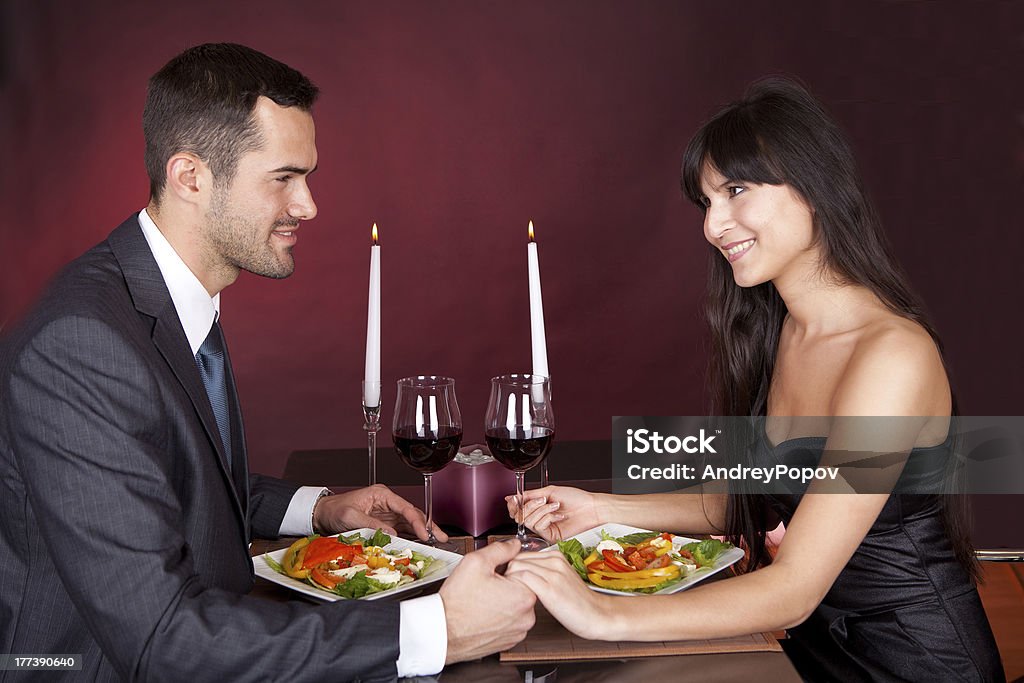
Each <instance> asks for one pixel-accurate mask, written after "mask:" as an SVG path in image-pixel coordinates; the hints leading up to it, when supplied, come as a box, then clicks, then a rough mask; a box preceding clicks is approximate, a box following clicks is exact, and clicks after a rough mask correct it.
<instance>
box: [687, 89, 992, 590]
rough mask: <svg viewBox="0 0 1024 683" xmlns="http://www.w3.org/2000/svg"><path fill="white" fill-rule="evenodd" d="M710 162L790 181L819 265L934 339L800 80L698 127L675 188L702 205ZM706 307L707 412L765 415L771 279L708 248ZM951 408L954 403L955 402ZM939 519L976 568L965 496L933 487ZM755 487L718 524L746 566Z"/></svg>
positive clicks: (750, 175) (756, 538)
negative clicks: (808, 215)
mask: <svg viewBox="0 0 1024 683" xmlns="http://www.w3.org/2000/svg"><path fill="white" fill-rule="evenodd" d="M707 167H711V168H714V169H716V170H718V171H719V172H720V173H721V175H722V176H724V177H726V178H728V179H730V180H736V181H746V182H750V183H759V184H770V185H782V184H786V185H789V186H790V187H792V188H794V189H795V190H797V191H798V192H799V193H800V195H801V196H802V197H803V198H804V200H805V201H807V202H808V204H809V205H810V206H811V207H812V208H813V211H814V240H815V242H816V244H817V245H818V246H819V247H820V253H821V268H822V272H823V273H824V274H827V275H828V276H830V277H833V278H834V281H835V282H836V283H837V284H856V285H861V286H863V287H865V288H867V289H869V290H870V291H871V292H872V293H874V294H875V296H877V297H878V298H879V299H880V300H881V301H882V302H883V303H884V304H885V305H886V306H888V307H889V309H891V310H892V311H893V312H894V313H896V314H897V315H900V316H902V317H904V318H907V319H908V320H913V321H914V322H916V323H917V324H918V325H920V326H921V327H923V328H924V329H925V330H927V332H928V334H930V335H931V337H932V339H934V340H935V344H936V346H937V347H938V348H939V351H940V353H941V350H942V344H941V342H940V340H939V337H938V334H937V333H936V331H935V328H934V327H932V325H931V323H930V322H929V321H928V319H927V317H926V315H925V312H924V308H923V306H922V305H921V303H920V301H919V300H918V298H917V297H916V296H915V295H914V294H913V292H911V290H910V287H909V286H908V285H907V281H906V276H905V275H904V273H903V272H902V270H901V269H900V268H899V266H898V265H897V263H896V260H895V258H894V257H893V254H892V250H891V248H890V247H889V244H888V241H887V240H886V238H885V234H884V233H883V231H882V226H881V222H880V220H879V219H878V216H877V214H876V213H875V210H874V208H873V207H872V205H871V202H870V201H869V200H868V197H867V193H866V192H865V190H864V187H863V185H862V183H861V181H860V177H859V175H858V173H857V168H856V164H855V162H854V159H853V153H852V152H851V150H850V147H849V145H848V144H847V142H846V140H845V139H844V137H843V135H842V133H841V131H840V130H839V126H838V125H836V123H835V122H834V121H833V120H832V118H831V117H830V116H829V115H828V114H827V113H826V112H825V110H824V108H823V107H822V106H821V104H820V103H818V101H817V100H815V99H814V97H813V96H811V94H810V93H809V92H808V91H807V90H806V89H805V88H804V87H802V86H801V85H800V84H798V83H797V82H795V81H793V80H790V79H788V78H780V77H773V78H767V79H764V80H760V81H757V82H755V83H754V84H752V85H751V86H750V88H748V90H747V92H746V93H745V95H744V97H743V99H741V100H739V101H738V102H734V103H732V104H730V105H729V106H727V107H726V108H725V109H723V110H722V111H720V112H719V113H718V114H716V115H715V116H714V117H713V118H712V119H711V120H709V121H708V122H707V123H705V124H704V125H703V126H701V128H700V130H698V131H697V134H696V135H694V137H693V139H692V140H691V141H690V144H689V145H688V146H687V148H686V152H685V153H684V155H683V167H682V186H683V191H684V192H685V193H686V196H687V197H688V198H689V199H690V201H692V202H693V203H694V204H696V205H697V206H698V207H699V208H700V209H701V210H702V211H705V210H706V209H705V205H704V191H703V189H702V188H701V176H702V175H703V174H704V172H705V169H706V168H707ZM710 253H711V259H710V275H709V280H708V303H707V308H706V315H707V318H708V322H709V325H710V327H711V361H710V366H709V380H710V385H711V387H710V388H711V395H712V406H711V411H712V414H714V415H739V416H764V415H765V414H766V413H767V409H768V392H769V390H770V388H771V380H772V374H773V372H774V369H775V357H776V353H777V351H778V348H779V336H780V334H781V331H782V322H783V319H784V318H785V316H786V312H787V311H786V305H785V303H784V302H783V300H782V297H781V296H779V293H778V291H776V289H775V286H774V285H773V284H772V283H771V282H766V283H764V284H761V285H757V286H755V287H749V288H743V287H740V286H739V285H737V284H736V283H735V281H734V280H733V274H732V270H731V267H730V266H729V264H728V263H727V262H726V260H725V259H724V258H722V256H721V254H720V253H719V250H718V249H717V248H715V247H714V246H711V247H710ZM954 413H955V402H954ZM942 501H943V502H942V505H943V520H944V522H945V525H946V531H947V533H948V534H949V536H950V539H951V540H952V542H953V547H954V550H955V552H956V555H957V559H959V560H960V562H961V564H962V565H963V566H964V568H965V569H966V570H967V571H968V572H969V573H970V574H971V576H972V577H973V578H976V577H977V575H978V569H977V563H976V561H975V559H974V554H973V550H972V548H971V545H970V542H969V539H968V533H967V521H966V519H967V515H966V509H965V508H964V505H963V498H962V496H948V495H947V496H942ZM765 510H766V506H765V501H764V500H763V496H758V495H754V494H739V495H730V496H729V506H728V514H727V520H728V521H727V529H726V531H727V533H728V534H729V536H731V537H732V538H733V540H734V542H740V541H741V540H742V542H743V543H744V544H745V545H746V546H747V548H748V550H749V552H750V555H749V560H748V562H747V567H748V568H749V569H754V568H756V567H758V566H759V565H761V564H764V563H766V562H767V561H768V555H767V553H766V551H765V525H766V523H767V515H766V512H765Z"/></svg>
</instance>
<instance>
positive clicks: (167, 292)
mask: <svg viewBox="0 0 1024 683" xmlns="http://www.w3.org/2000/svg"><path fill="white" fill-rule="evenodd" d="M316 96H317V89H316V87H315V86H313V85H312V84H311V83H310V82H309V81H308V80H307V79H306V78H305V77H304V76H302V74H300V73H298V72H297V71H295V70H293V69H291V68H289V67H287V66H286V65H284V64H281V63H280V62H277V61H275V60H273V59H271V58H269V57H267V56H266V55H263V54H261V53H259V52H256V51H254V50H251V49H249V48H245V47H242V46H239V45H227V44H221V45H202V46H199V47H196V48H192V49H190V50H187V51H185V52H184V53H182V54H181V55H179V56H178V57H176V58H175V59H173V60H171V62H169V63H168V64H167V65H166V66H165V67H164V68H163V69H162V70H161V71H160V72H158V73H157V74H156V75H155V76H154V77H153V78H152V79H151V81H150V87H149V92H148V95H147V101H146V108H145V113H144V115H143V128H144V133H145V138H146V168H147V171H148V174H149V177H150V183H151V199H150V202H149V205H148V206H147V207H146V208H145V209H144V210H143V211H141V212H140V213H138V214H136V215H132V216H131V217H129V218H128V220H126V221H125V222H124V223H123V224H122V225H121V226H120V227H118V228H117V229H115V230H114V231H113V232H112V233H111V234H110V236H109V238H108V239H107V240H106V241H105V242H103V243H101V244H100V245H98V246H96V247H95V248H93V249H92V250H90V251H89V252H87V253H86V254H85V255H83V256H82V257H80V258H79V259H78V260H76V261H75V262H73V263H72V264H71V265H70V266H69V267H68V268H67V269H66V270H65V271H64V272H63V273H62V274H61V275H60V276H59V277H58V278H57V280H56V282H55V283H54V284H53V285H52V287H51V288H50V290H49V292H48V293H47V295H46V296H44V298H43V299H42V301H41V302H40V303H39V304H38V306H37V307H36V309H35V310H34V311H33V312H32V314H30V315H29V316H28V317H27V319H26V320H25V322H24V324H23V325H21V327H20V329H18V330H17V331H15V332H14V333H13V334H12V335H11V336H10V338H8V339H6V340H5V341H4V347H3V349H2V352H0V587H2V594H0V652H3V653H11V654H22V653H24V654H82V655H83V656H84V662H83V669H84V671H83V672H81V673H77V675H76V674H73V675H74V677H75V679H76V680H78V679H91V680H113V679H117V678H123V679H141V680H161V679H169V680H175V681H181V680H192V681H208V680H222V681H228V680H230V681H235V680H250V679H259V680H288V681H304V680H310V681H313V680H316V681H323V680H348V679H352V678H357V677H358V678H360V679H362V680H369V679H376V678H383V679H391V678H394V677H395V675H396V674H397V675H414V674H425V673H433V672H436V671H437V670H439V669H440V668H441V666H443V664H444V663H445V662H446V661H447V662H453V661H459V660H463V659H471V658H476V657H479V656H482V655H484V654H488V653H490V652H494V651H497V650H499V649H502V648H505V647H508V646H511V645H512V644H514V643H516V642H518V641H519V640H520V639H522V637H523V636H524V635H525V632H526V630H528V629H529V627H530V626H531V625H532V623H533V611H532V607H533V602H534V597H533V594H532V593H530V592H529V591H528V590H527V589H526V588H525V587H523V586H522V585H521V584H519V583H516V582H513V581H510V580H507V579H504V578H503V577H501V576H499V575H497V574H496V572H495V568H496V566H497V565H499V564H502V563H504V562H507V561H508V560H509V559H511V558H512V557H513V556H514V555H515V553H516V551H517V549H518V546H517V545H515V544H504V545H499V546H494V547H489V548H487V549H485V550H482V551H480V552H477V553H473V554H471V555H469V556H467V557H466V558H465V560H464V561H463V562H462V564H461V565H460V566H459V568H458V569H457V570H456V571H455V572H454V573H453V575H452V576H451V577H450V578H449V579H448V581H447V582H446V583H445V585H444V586H443V587H442V588H441V591H440V593H439V595H434V596H428V597H424V598H419V599H416V600H409V601H405V602H403V603H401V604H396V603H380V602H378V603H362V602H345V603H334V604H331V605H326V606H313V605H306V604H299V603H295V604H278V603H271V602H266V601H261V600H258V599H254V598H248V597H245V595H244V594H245V593H246V592H248V591H249V589H250V588H251V586H252V583H253V576H252V565H251V561H250V559H249V555H248V549H247V541H248V540H249V537H250V534H252V535H256V536H264V537H273V536H277V535H278V534H279V533H285V534H306V533H310V532H311V531H313V530H314V529H315V530H317V531H324V532H332V531H337V530H342V529H346V528H355V527H360V526H384V527H385V528H387V529H389V530H393V527H394V526H395V525H397V524H400V523H405V524H407V525H408V526H411V527H412V528H413V529H414V530H415V531H416V532H417V533H418V534H419V535H420V536H421V537H423V536H425V532H426V529H425V527H424V523H423V518H422V514H421V513H420V512H419V511H418V510H416V509H415V508H413V507H412V506H411V505H410V504H409V503H408V502H406V501H404V500H402V499H401V498H399V497H398V496H395V495H394V494H393V493H392V492H390V491H389V490H388V489H386V488H384V487H380V486H377V487H371V488H369V489H363V490H360V491H356V492H353V493H349V494H342V495H337V496H327V497H321V496H322V494H324V493H325V492H326V491H324V490H320V489H315V488H313V489H306V488H304V489H299V488H298V487H295V486H293V485H290V484H287V483H285V482H282V481H279V480H275V479H270V478H267V477H260V476H250V475H249V474H248V469H247V465H246V454H245V442H244V433H243V429H242V421H241V413H240V411H239V407H238V399H237V395H236V394H235V390H234V382H233V379H232V374H231V364H230V359H229V358H228V356H227V350H226V348H225V347H224V342H223V336H222V332H221V329H220V324H219V322H218V311H219V307H220V292H221V290H223V289H224V288H225V287H227V286H228V285H230V284H231V283H232V282H233V281H234V280H235V278H236V277H237V276H238V273H239V271H240V270H248V271H250V272H253V273H257V274H259V275H265V276H268V277H274V278H283V277H287V276H288V275H290V274H291V272H292V270H293V268H294V262H293V260H292V254H291V252H292V248H293V247H294V245H295V243H296V239H297V233H298V229H299V226H300V223H301V221H303V220H309V219H312V218H313V217H314V216H315V215H316V206H315V204H314V203H313V198H312V196H311V194H310V191H309V188H308V186H307V184H306V178H307V176H308V175H309V174H310V173H312V172H313V171H314V170H315V168H316V164H317V151H316V147H315V145H314V128H313V119H312V117H311V115H310V109H311V107H312V104H313V102H314V100H315V99H316ZM485 601H486V602H485ZM483 604H486V605H487V609H486V610H482V609H480V605H483ZM53 673H54V672H45V674H44V675H46V676H47V678H48V679H52V677H53V676H52V674H53ZM82 674H84V676H83V675H82ZM8 675H10V674H8ZM2 677H3V673H2V672H0V678H2Z"/></svg>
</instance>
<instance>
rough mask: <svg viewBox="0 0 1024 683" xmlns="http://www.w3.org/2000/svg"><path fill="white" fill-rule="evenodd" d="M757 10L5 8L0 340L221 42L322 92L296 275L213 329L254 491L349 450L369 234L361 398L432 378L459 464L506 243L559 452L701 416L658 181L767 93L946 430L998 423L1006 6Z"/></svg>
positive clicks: (348, 5)
mask: <svg viewBox="0 0 1024 683" xmlns="http://www.w3.org/2000/svg"><path fill="white" fill-rule="evenodd" d="M774 4H775V3H707V2H674V3H670V2H644V3H632V2H516V3H505V2H480V3H473V2H444V3H426V2H374V3H369V2H358V3H352V2H319V3H318V2H303V3H273V4H271V3H253V2H222V3H202V4H189V3H173V4H172V3H167V4H164V5H161V6H159V7H158V6H157V5H156V4H154V3H139V2H124V3H114V2H89V3H73V2H53V1H50V2H30V1H28V0H15V1H14V2H6V3H4V4H3V8H2V10H0V11H2V12H3V14H2V15H0V20H2V27H3V28H2V35H0V38H2V41H0V55H2V61H0V84H2V85H0V87H2V100H3V101H2V104H0V112H2V131H0V132H2V135H0V159H2V161H3V163H2V166H0V168H2V179H3V182H2V183H0V186H2V189H0V191H2V193H3V194H2V198H3V212H2V219H0V224H2V228H0V253H2V259H3V267H2V269H0V284H2V289H0V324H11V323H12V322H13V321H14V320H16V319H17V317H18V315H19V314H20V313H21V312H23V311H24V310H25V307H26V306H28V305H29V304H30V303H31V301H32V300H33V299H34V298H35V296H37V294H38V292H39V290H40V288H41V287H42V286H43V285H44V284H45V282H46V281H47V279H48V278H49V277H51V276H52V274H53V273H54V272H55V271H56V269H57V268H58V267H60V266H61V265H62V264H63V263H65V262H66V261H68V260H70V259H72V258H73V257H75V256H76V255H77V254H79V253H80V252H82V251H83V250H85V249H86V248H88V247H89V246H91V245H92V244H94V243H96V242H98V241H99V240H101V239H103V238H104V237H105V236H106V234H107V233H108V232H109V231H110V230H111V229H112V228H113V227H114V226H115V225H117V224H118V223H119V222H120V221H121V220H123V219H124V218H125V217H126V216H128V215H129V213H131V212H133V211H137V210H138V209H139V208H141V207H142V206H144V205H145V203H146V200H147V182H146V179H145V172H144V168H143V164H142V149H143V145H142V133H141V126H140V117H141V112H142V104H143V98H144V93H145V83H146V79H147V78H148V76H149V75H150V74H151V73H153V72H154V71H156V70H157V69H158V68H159V67H160V66H161V65H162V64H164V63H165V62H166V61H167V60H168V59H169V58H170V57H172V56H173V55H174V54H176V53H177V52H179V51H180V50H182V49H183V48H185V47H187V46H190V45H193V44H196V43H200V42H206V41H235V42H242V43H246V44H248V45H251V46H253V47H255V48H258V49H261V50H264V51H266V52H268V53H269V54H271V55H273V56H275V57H277V58H279V59H281V60H283V61H286V62H288V63H289V64H291V65H293V66H295V67H297V68H299V69H301V70H302V71H304V72H305V73H307V74H308V75H309V76H310V77H311V78H312V79H313V80H314V81H316V82H317V83H318V84H319V85H320V86H321V88H322V90H323V98H322V100H321V101H320V103H319V104H318V106H317V109H316V111H315V117H316V121H317V126H318V129H317V135H318V140H317V141H318V146H319V151H320V171H319V172H318V173H317V175H316V176H315V177H314V178H313V180H312V187H313V190H314V192H315V193H316V199H317V201H318V204H319V208H320V215H319V217H318V218H317V219H316V220H315V221H313V222H311V223H308V224H307V225H306V226H305V227H304V228H303V230H302V232H301V239H300V242H299V245H298V247H297V248H296V261H297V264H298V268H297V270H296V273H295V275H294V276H293V277H292V278H290V279H289V280H286V281H283V282H276V281H268V280H263V279H259V278H255V277H252V276H248V275H243V276H242V277H241V278H240V279H239V281H238V282H237V283H236V284H235V285H234V286H232V287H231V288H229V289H228V290H227V291H226V292H225V293H224V297H223V316H224V323H225V329H226V331H227V334H228V335H229V337H228V338H229V343H230V346H231V349H232V354H233V358H234V363H235V370H236V373H237V375H238V381H239V385H240V390H241V393H242V400H243V403H244V410H245V414H246V418H247V428H248V432H249V441H250V444H251V459H252V463H253V467H254V469H256V470H260V471H264V472H270V473H280V472H281V471H282V469H283V467H284V462H285V458H286V457H287V454H288V452H289V451H291V450H293V449H298V448H318V447H332V446H356V445H359V444H361V443H362V442H363V432H362V430H361V428H360V427H361V414H360V408H359V395H360V385H359V382H360V380H361V378H362V367H363V346H364V339H365V336H364V335H365V314H366V310H365V309H366V280H367V261H368V248H367V247H368V244H367V242H368V231H369V227H370V224H371V222H372V221H377V223H378V224H379V225H380V228H381V237H382V244H383V304H384V312H383V363H382V365H383V374H384V378H385V379H386V380H387V381H388V382H389V383H390V382H393V380H394V379H396V378H398V377H400V376H404V375H408V374H413V373H449V374H452V375H454V376H455V377H456V378H457V381H458V390H459V398H460V401H461V405H462V409H463V413H464V417H465V421H466V424H467V437H468V438H470V439H479V438H480V436H481V433H482V429H481V428H480V425H481V422H482V420H483V412H484V407H485V402H486V392H487V379H488V378H489V377H490V376H491V375H493V374H496V373H500V372H504V371H511V370H517V369H528V367H529V363H530V349H529V311H528V303H527V283H526V234H525V233H526V223H527V220H528V219H531V218H532V219H533V220H534V222H535V224H536V227H537V233H538V239H539V241H540V252H541V267H542V271H543V283H544V296H545V300H544V303H545V309H546V310H545V312H546V315H547V324H548V344H549V355H550V365H551V371H552V373H553V375H554V377H555V388H556V394H555V395H556V404H557V406H558V418H559V432H560V435H561V437H562V438H566V439H581V438H606V437H608V436H609V435H610V417H611V416H612V415H630V414H693V413H700V412H704V411H705V409H706V406H705V397H704V392H703V370H704V367H705V363H706V354H705V351H704V348H703V343H704V342H703V328H702V326H701V323H700V321H699V318H698V312H699V309H700V307H701V305H702V291H703V286H704V285H703V283H704V277H705V259H706V249H705V244H704V242H703V239H702V236H701V226H700V219H699V216H698V214H697V212H696V211H695V210H694V209H693V208H691V207H689V206H688V205H687V204H686V203H685V202H684V201H683V200H682V199H681V197H680V192H679V184H678V167H679V160H680V155H681V152H682V149H683V147H684V146H685V144H686V141H687V139H688V138H689V136H690V135H691V134H692V133H693V132H694V131H695V129H696V128H697V126H698V125H699V124H700V122H701V121H702V120H703V119H704V117H705V116H706V115H707V114H709V113H710V112H711V111H713V110H714V109H716V108H717V107H718V106H720V105H721V104H723V103H725V102H727V101H729V100H730V99H732V98H734V97H736V96H738V95H739V94H740V93H741V92H742V90H743V88H744V86H745V85H746V84H747V83H748V82H750V81H751V80H753V79H755V78H757V77H759V76H763V75H766V74H770V73H777V72H785V73H790V74H795V75H797V76H799V77H801V78H802V79H804V80H805V81H806V82H807V83H808V84H809V85H810V86H811V88H812V90H813V91H814V92H815V93H816V94H817V95H818V96H820V98H821V99H822V100H823V101H824V102H825V103H826V105H827V106H828V107H829V109H830V110H831V111H832V112H833V113H834V114H835V116H836V117H837V118H838V119H839V120H840V121H841V122H842V124H843V125H844V126H845V128H846V130H847V132H848V133H849V136H850V138H851V140H852V143H853V146H854V148H855V150H856V152H857V154H858V157H859V160H860V163H861V166H862V170H863V174H864V176H865V178H866V180H867V183H868V186H869V187H870V189H871V191H872V193H873V196H874V199H875V200H876V203H877V204H878V206H879V208H880V211H881V214H882V216H883V218H884V220H885V223H886V225H887V226H888V229H889V232H890V235H891V237H892V240H893V242H894V244H895V248H896V251H897V253H898V254H899V257H900V258H901V259H902V262H903V264H904V265H905V266H906V269H907V270H908V271H909V274H910V277H911V280H912V281H913V283H914V285H915V286H916V287H917V289H918V290H919V291H920V292H921V293H922V294H923V296H924V298H925V300H926V301H927V303H928V305H929V307H930V309H931V311H932V313H933V314H934V317H935V320H936V322H937V324H938V327H939V329H940V331H941V332H942V333H943V335H944V337H945V340H946V344H947V353H948V359H949V364H950V367H951V370H952V373H953V378H954V381H955V386H956V390H957V392H958V394H959V397H960V400H961V404H962V409H963V411H964V412H966V413H971V414H977V415H984V414H1021V413H1022V411H1024V401H1022V400H1021V390H1022V386H1024V372H1022V361H1021V352H1020V338H1021V332H1022V327H1024V326H1022V324H1021V320H1020V308H1021V302H1022V300H1024V296H1022V295H1024V287H1022V284H1021V273H1022V268H1021V265H1020V264H1021V259H1022V257H1024V249H1022V247H1024V239H1022V233H1024V226H1022V221H1021V211H1020V202H1021V180H1022V179H1024V173H1022V170H1024V142H1022V139H1024V138H1022V132H1021V131H1022V124H1021V121H1022V118H1021V117H1022V111H1024V109H1022V106H1021V95H1020V70H1021V69H1020V67H1021V66H1022V60H1021V43H1020V26H1021V21H1020V20H1021V11H1020V5H1018V4H1015V3H965V4H964V5H955V4H953V3H931V2H885V3H879V2H860V3H844V2H803V3H784V6H783V7H774V6H772V5H774ZM385 392H386V393H385V401H386V406H387V411H386V414H385V420H388V421H389V420H390V418H391V410H390V407H391V403H392V402H393V400H394V396H395V392H394V388H393V385H391V384H389V385H387V387H386V389H385Z"/></svg>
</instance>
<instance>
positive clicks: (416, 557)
mask: <svg viewBox="0 0 1024 683" xmlns="http://www.w3.org/2000/svg"><path fill="white" fill-rule="evenodd" d="M433 561H434V558H432V557H430V556H429V555H424V554H422V553H418V552H416V551H415V550H413V551H412V557H410V558H409V562H410V563H411V564H416V563H417V562H422V563H423V569H421V570H420V571H419V573H418V574H417V576H423V574H424V573H425V572H426V571H427V567H429V566H430V565H431V563H433ZM412 570H413V571H414V572H415V571H416V568H415V567H413V569H412Z"/></svg>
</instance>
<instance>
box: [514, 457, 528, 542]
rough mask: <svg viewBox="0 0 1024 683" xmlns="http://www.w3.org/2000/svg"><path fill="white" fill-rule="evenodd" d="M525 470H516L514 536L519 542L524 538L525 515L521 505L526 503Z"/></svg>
mask: <svg viewBox="0 0 1024 683" xmlns="http://www.w3.org/2000/svg"><path fill="white" fill-rule="evenodd" d="M525 488H526V472H516V505H518V506H519V528H518V530H517V531H516V538H518V539H519V541H520V542H522V541H525V540H526V524H525V522H526V515H525V514H524V512H523V506H524V505H525V504H526V493H525V491H524V489H525Z"/></svg>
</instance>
